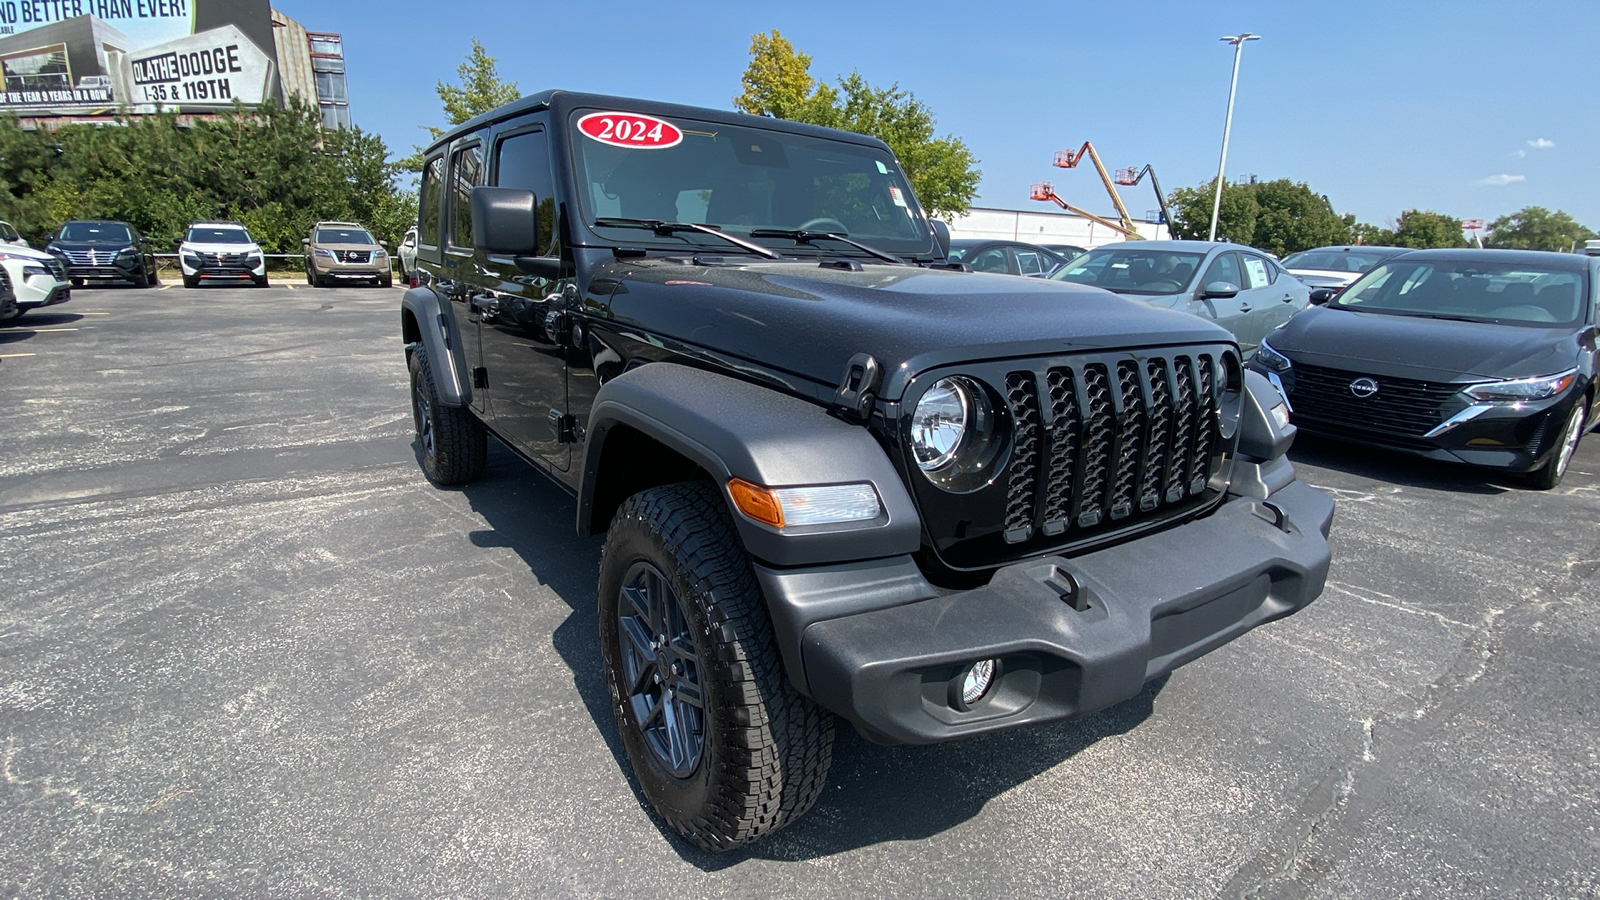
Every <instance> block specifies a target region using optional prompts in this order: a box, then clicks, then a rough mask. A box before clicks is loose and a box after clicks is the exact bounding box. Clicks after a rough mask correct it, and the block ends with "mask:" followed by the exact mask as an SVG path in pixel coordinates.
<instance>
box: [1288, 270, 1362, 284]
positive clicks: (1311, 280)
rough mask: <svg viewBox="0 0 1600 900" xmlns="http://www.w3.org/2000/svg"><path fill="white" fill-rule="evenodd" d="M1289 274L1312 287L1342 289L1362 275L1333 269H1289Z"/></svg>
mask: <svg viewBox="0 0 1600 900" xmlns="http://www.w3.org/2000/svg"><path fill="white" fill-rule="evenodd" d="M1289 274H1290V275H1293V276H1294V277H1296V278H1298V279H1300V280H1301V281H1304V282H1305V283H1306V284H1309V285H1311V286H1312V287H1344V286H1345V285H1347V284H1351V283H1353V282H1354V281H1355V280H1356V279H1357V278H1360V277H1361V275H1362V273H1361V272H1340V271H1338V270H1335V269H1290V270H1289Z"/></svg>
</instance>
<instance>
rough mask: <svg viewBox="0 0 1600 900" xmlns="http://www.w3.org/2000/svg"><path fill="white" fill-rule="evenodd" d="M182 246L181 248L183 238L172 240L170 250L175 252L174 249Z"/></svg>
mask: <svg viewBox="0 0 1600 900" xmlns="http://www.w3.org/2000/svg"><path fill="white" fill-rule="evenodd" d="M182 246H183V238H173V239H172V249H174V250H176V249H178V248H179V247H182Z"/></svg>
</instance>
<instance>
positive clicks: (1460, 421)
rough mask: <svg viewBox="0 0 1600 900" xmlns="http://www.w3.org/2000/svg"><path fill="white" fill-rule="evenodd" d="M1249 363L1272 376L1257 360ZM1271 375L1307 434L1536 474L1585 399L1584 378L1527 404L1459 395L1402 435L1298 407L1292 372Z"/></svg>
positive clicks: (1445, 459)
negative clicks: (1428, 423) (1427, 422)
mask: <svg viewBox="0 0 1600 900" xmlns="http://www.w3.org/2000/svg"><path fill="white" fill-rule="evenodd" d="M1247 367H1248V368H1251V369H1254V370H1255V371H1257V372H1261V373H1262V374H1264V375H1266V374H1269V373H1268V372H1267V370H1266V369H1265V368H1263V367H1261V366H1260V365H1258V364H1256V363H1255V361H1254V360H1252V361H1251V362H1250V363H1248V364H1247ZM1271 377H1275V378H1276V379H1278V383H1279V384H1280V385H1282V386H1284V387H1285V388H1286V389H1287V394H1288V397H1289V400H1290V410H1291V411H1290V414H1289V418H1290V420H1291V421H1292V422H1293V423H1294V425H1295V427H1297V428H1299V429H1300V430H1301V431H1303V432H1305V433H1307V434H1314V435H1317V436H1320V437H1326V438H1333V439H1335V440H1340V441H1348V442H1351V443H1357V444H1365V445H1368V446H1372V447H1382V448H1384V449H1386V450H1395V451H1399V452H1401V453H1407V454H1411V455H1413V456H1421V457H1423V458H1425V459H1434V460H1439V461H1440V462H1453V463H1465V464H1467V465H1471V466H1482V467H1484V468H1491V469H1504V470H1506V471H1511V472H1532V471H1534V470H1535V469H1538V468H1539V467H1540V466H1542V465H1544V464H1545V462H1546V461H1548V460H1549V458H1550V456H1551V454H1553V453H1556V452H1558V451H1559V450H1560V445H1561V428H1562V426H1563V425H1565V424H1566V421H1567V417H1568V416H1569V415H1571V414H1572V407H1573V405H1574V404H1576V403H1579V402H1581V401H1582V399H1583V391H1584V387H1585V383H1584V382H1582V381H1580V382H1578V383H1577V384H1574V385H1573V386H1572V387H1570V388H1568V389H1567V390H1566V391H1564V392H1562V393H1560V394H1558V395H1556V396H1554V397H1550V398H1548V399H1544V400H1534V401H1530V402H1527V403H1478V402H1474V401H1473V400H1472V399H1471V398H1469V397H1467V396H1465V395H1464V394H1463V395H1458V396H1455V397H1452V398H1449V399H1448V400H1446V401H1444V402H1443V403H1442V404H1441V405H1440V407H1439V409H1438V413H1437V415H1436V419H1437V422H1436V424H1434V425H1433V427H1432V428H1429V429H1428V430H1427V431H1423V430H1422V428H1420V427H1419V428H1417V429H1415V430H1414V431H1413V432H1412V433H1400V432H1397V431H1395V430H1393V429H1391V428H1385V427H1382V426H1381V425H1379V424H1374V423H1373V422H1365V421H1359V420H1355V419H1346V418H1338V417H1325V416H1317V415H1314V414H1312V413H1311V412H1310V411H1308V410H1307V409H1306V408H1304V407H1303V405H1302V407H1299V408H1297V407H1295V406H1294V405H1293V404H1294V400H1295V381H1294V370H1293V369H1292V368H1291V369H1290V370H1289V371H1287V372H1281V373H1273V374H1272V375H1271ZM1462 386H1463V387H1465V386H1466V385H1462Z"/></svg>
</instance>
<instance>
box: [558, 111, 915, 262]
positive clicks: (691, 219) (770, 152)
mask: <svg viewBox="0 0 1600 900" xmlns="http://www.w3.org/2000/svg"><path fill="white" fill-rule="evenodd" d="M589 113H590V111H588V110H584V111H580V112H576V113H574V114H573V118H572V120H571V122H570V123H569V127H570V128H571V135H572V136H571V141H572V145H573V147H574V148H575V151H574V156H575V157H576V162H577V168H578V173H577V181H578V186H579V193H580V197H579V202H580V204H581V206H582V211H583V214H584V216H585V217H586V220H587V221H588V222H590V223H591V225H592V223H594V222H595V220H597V219H601V218H623V219H635V220H662V221H669V222H688V223H696V224H704V225H713V226H715V227H717V228H719V229H723V230H725V231H727V232H729V233H731V234H735V235H739V236H745V235H749V234H750V232H752V231H755V230H758V229H783V230H795V229H804V230H808V231H829V232H843V233H846V234H848V235H849V236H850V237H852V238H855V239H858V240H861V241H864V242H866V243H869V244H871V245H872V246H874V247H876V248H879V249H883V250H887V251H890V252H899V253H906V254H927V253H930V252H932V250H933V239H932V232H931V231H930V230H929V228H928V226H927V222H926V220H925V219H924V218H923V217H922V214H921V211H920V210H919V209H918V208H917V206H916V200H915V198H914V196H913V195H912V193H911V188H910V185H909V184H908V183H907V181H906V179H905V176H904V175H903V174H902V173H901V172H900V168H899V164H898V163H896V162H895V160H894V157H893V156H891V155H890V154H889V153H887V152H885V151H884V150H882V149H878V148H874V147H870V146H863V145H858V144H852V143H846V142H842V141H836V140H829V139H826V138H819V137H811V136H807V135H796V134H788V133H785V132H779V131H768V130H765V129H758V128H751V127H748V126H743V125H731V124H728V123H726V122H699V121H693V120H676V121H673V122H663V123H661V124H663V125H664V126H666V127H670V128H671V129H675V130H676V132H679V133H681V140H678V141H677V142H676V143H674V144H672V145H670V146H659V147H658V146H626V145H624V146H617V145H616V144H615V143H614V142H607V140H605V137H607V136H608V135H607V134H606V133H605V132H600V133H599V136H594V135H590V134H588V133H586V132H585V131H584V130H582V129H581V128H579V127H578V125H577V122H578V120H579V119H581V118H583V116H584V115H586V114H589ZM591 121H593V120H591ZM618 127H619V128H620V127H622V126H620V125H619V126H618ZM635 136H636V137H637V136H638V134H637V132H635ZM623 143H626V142H625V141H624V142H623ZM636 143H637V142H636ZM597 230H598V231H599V233H601V234H602V235H604V236H606V237H608V238H615V239H617V240H627V241H628V242H629V243H636V242H647V243H664V244H671V245H674V246H679V247H681V246H682V245H683V242H684V240H693V241H695V242H696V243H701V242H702V238H700V237H698V236H695V235H693V234H688V235H684V236H683V237H682V238H679V237H674V238H671V239H666V238H661V237H659V236H652V235H650V234H648V233H642V232H640V231H639V230H637V229H630V230H626V231H625V230H623V229H622V228H620V227H612V226H600V227H599V228H598V229H597ZM755 239H756V240H759V241H772V242H774V245H775V246H779V247H781V248H782V249H784V250H785V251H789V249H790V245H791V244H792V242H790V241H787V240H786V239H783V238H764V237H757V238H755ZM710 242H712V243H715V239H710ZM719 246H723V247H725V246H726V245H719ZM830 249H838V248H837V247H833V248H830ZM794 250H795V252H801V250H802V248H801V247H795V248H794Z"/></svg>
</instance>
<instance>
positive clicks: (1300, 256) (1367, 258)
mask: <svg viewBox="0 0 1600 900" xmlns="http://www.w3.org/2000/svg"><path fill="white" fill-rule="evenodd" d="M1393 255H1394V254H1392V253H1389V254H1383V253H1363V252H1361V251H1359V250H1351V251H1344V250H1304V251H1301V252H1299V253H1296V254H1294V255H1293V256H1290V257H1289V258H1288V259H1286V260H1284V261H1283V267H1284V268H1285V269H1321V270H1323V271H1325V272H1365V271H1367V270H1368V269H1371V268H1372V267H1373V266H1375V265H1377V264H1378V263H1381V262H1383V261H1384V260H1385V259H1388V258H1389V257H1390V256H1393Z"/></svg>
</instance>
